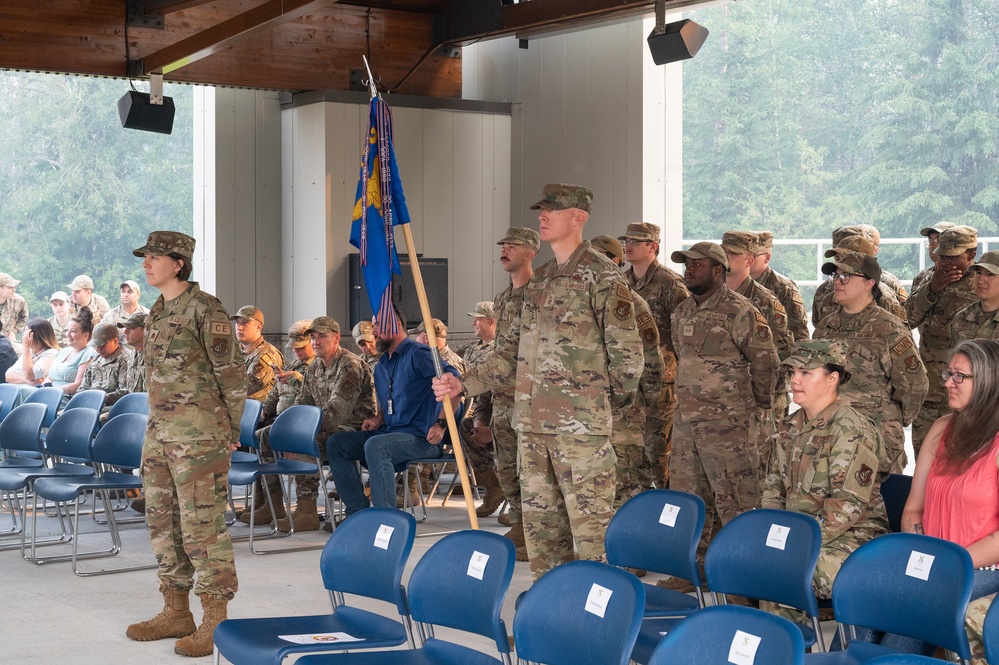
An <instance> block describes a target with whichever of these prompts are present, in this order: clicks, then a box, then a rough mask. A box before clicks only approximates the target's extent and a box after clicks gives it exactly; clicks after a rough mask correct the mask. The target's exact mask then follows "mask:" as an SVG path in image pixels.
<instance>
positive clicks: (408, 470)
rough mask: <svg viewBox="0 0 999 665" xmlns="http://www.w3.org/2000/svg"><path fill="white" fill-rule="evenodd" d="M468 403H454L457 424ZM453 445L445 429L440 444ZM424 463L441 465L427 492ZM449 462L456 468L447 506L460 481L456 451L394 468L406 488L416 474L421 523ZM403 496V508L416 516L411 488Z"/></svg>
mask: <svg viewBox="0 0 999 665" xmlns="http://www.w3.org/2000/svg"><path fill="white" fill-rule="evenodd" d="M466 405H467V403H466V402H465V401H464V400H462V401H460V402H458V403H456V404H454V405H453V406H454V422H455V423H456V424H458V425H459V426H460V425H461V419H462V418H464V417H465V407H466ZM451 445H452V444H451V432H449V431H445V432H444V438H443V439H441V442H440V446H441V448H442V449H447V448H448V447H449V446H451ZM466 463H467V460H466ZM424 464H426V465H429V466H432V467H440V468H439V469H437V472H436V479H435V480H434V484H433V486H432V487H431V488H430V491H429V492H427V493H424V492H423V483H422V482H421V481H420V478H419V468H420V466H421V465H424ZM448 464H453V465H454V468H455V471H454V478H453V479H452V481H451V486H450V487H448V491H447V494H446V495H445V497H444V500H443V501H442V502H441V506H446V505H447V500H448V499H449V498H450V497H451V492H453V491H454V488H455V486H456V485H457V483H458V482H459V472H458V461H457V458H456V457H455V455H454V452H445V453H444V454H443V455H441V456H440V457H421V458H417V459H411V460H408V461H406V462H403V463H402V464H398V465H396V466H395V468H394V470H395V472H396V473H397V474H399V473H401V474H403V475H402V483H403V487H406V488H408V487H410V485H411V484H410V474H413V475H414V476H416V483H415V484H416V487H417V491H418V493H419V495H420V506H421V508H422V510H423V516H422V517H420V518H419V521H420V522H421V523H422V522H426V521H427V502H428V501H430V498H431V497H433V495H434V493H435V492H436V491H437V487H438V486H439V485H440V482H441V476H442V475H443V474H444V469H446V468H447V465H448ZM468 475H469V478H470V479H471V478H472V473H471V471H470V472H469V474H468ZM402 496H403V504H402V508H403V510H409V511H410V512H411V513H413V515H414V516H415V515H416V506H414V505H413V503H412V498H411V497H410V494H409V490H408V489H407V490H405V491H404V492H403V493H402ZM441 533H442V532H435V533H433V534H420V535H421V537H422V536H439V535H441Z"/></svg>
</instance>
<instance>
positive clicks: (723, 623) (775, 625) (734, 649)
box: [649, 605, 805, 665]
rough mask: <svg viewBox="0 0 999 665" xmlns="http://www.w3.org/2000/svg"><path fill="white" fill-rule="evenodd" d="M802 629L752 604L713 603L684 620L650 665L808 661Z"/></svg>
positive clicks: (796, 663) (772, 664)
mask: <svg viewBox="0 0 999 665" xmlns="http://www.w3.org/2000/svg"><path fill="white" fill-rule="evenodd" d="M804 662H805V643H804V641H803V640H802V638H801V631H800V630H799V629H798V627H797V626H795V625H794V624H793V623H791V622H790V621H788V620H787V619H784V618H783V617H779V616H776V615H774V614H768V613H767V612H761V611H760V610H756V609H753V608H751V607H739V606H736V605H718V606H714V607H708V608H705V609H704V610H702V611H700V612H697V613H695V614H693V615H691V616H690V617H688V618H687V619H684V620H683V621H681V622H680V623H679V624H678V625H677V626H676V628H674V629H673V630H671V631H670V632H669V633H668V634H667V635H666V637H664V638H663V640H662V641H661V642H660V643H659V645H658V646H657V647H656V650H655V651H653V652H652V657H651V658H650V659H649V665H729V664H730V663H761V665H762V664H766V665H803V664H804Z"/></svg>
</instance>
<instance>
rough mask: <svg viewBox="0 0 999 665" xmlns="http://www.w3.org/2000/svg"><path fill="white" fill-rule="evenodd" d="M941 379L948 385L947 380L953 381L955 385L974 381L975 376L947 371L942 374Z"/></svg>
mask: <svg viewBox="0 0 999 665" xmlns="http://www.w3.org/2000/svg"><path fill="white" fill-rule="evenodd" d="M940 378H941V379H943V380H944V383H947V379H950V380H952V381H953V382H954V383H958V384H960V383H964V380H965V379H973V378H975V376H974V375H973V374H965V373H964V372H952V371H950V370H949V369H945V370H943V371H941V372H940Z"/></svg>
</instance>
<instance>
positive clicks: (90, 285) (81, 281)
mask: <svg viewBox="0 0 999 665" xmlns="http://www.w3.org/2000/svg"><path fill="white" fill-rule="evenodd" d="M67 286H68V287H69V290H70V291H78V290H80V289H90V290H91V291H93V290H94V280H92V279H90V277H88V276H87V275H77V276H76V277H74V278H73V281H72V282H71V283H69V284H67Z"/></svg>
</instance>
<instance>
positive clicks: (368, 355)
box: [351, 321, 382, 372]
mask: <svg viewBox="0 0 999 665" xmlns="http://www.w3.org/2000/svg"><path fill="white" fill-rule="evenodd" d="M351 334H352V335H353V336H354V343H355V344H357V348H358V349H359V350H360V351H361V354H360V355H361V358H363V359H364V362H366V363H368V367H369V368H370V369H371V371H372V372H373V371H375V364H376V363H377V362H378V359H379V358H381V356H382V354H380V353H378V349H376V348H375V333H374V332H373V331H372V327H371V321H358V323H357V325H356V326H354V329H353V330H352V331H351Z"/></svg>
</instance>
